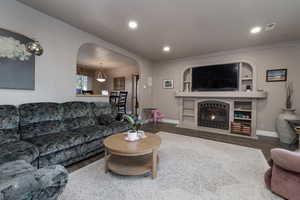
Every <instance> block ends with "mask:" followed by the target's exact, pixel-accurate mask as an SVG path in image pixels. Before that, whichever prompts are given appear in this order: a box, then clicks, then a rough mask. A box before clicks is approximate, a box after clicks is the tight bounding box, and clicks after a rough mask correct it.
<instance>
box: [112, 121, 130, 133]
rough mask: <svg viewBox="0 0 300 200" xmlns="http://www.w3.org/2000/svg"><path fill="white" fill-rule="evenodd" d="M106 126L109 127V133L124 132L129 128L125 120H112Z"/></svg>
mask: <svg viewBox="0 0 300 200" xmlns="http://www.w3.org/2000/svg"><path fill="white" fill-rule="evenodd" d="M107 127H108V128H110V129H111V134H116V133H120V132H126V131H128V130H129V126H128V123H127V122H125V121H114V122H112V123H111V124H109V125H107Z"/></svg>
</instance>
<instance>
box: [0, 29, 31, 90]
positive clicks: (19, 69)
mask: <svg viewBox="0 0 300 200" xmlns="http://www.w3.org/2000/svg"><path fill="white" fill-rule="evenodd" d="M32 42H34V40H33V39H31V38H29V37H26V36H25V35H22V34H19V33H15V32H12V31H9V30H5V29H2V28H0V89H19V90H34V89H35V55H33V54H31V53H30V52H28V51H27V49H26V44H29V43H32Z"/></svg>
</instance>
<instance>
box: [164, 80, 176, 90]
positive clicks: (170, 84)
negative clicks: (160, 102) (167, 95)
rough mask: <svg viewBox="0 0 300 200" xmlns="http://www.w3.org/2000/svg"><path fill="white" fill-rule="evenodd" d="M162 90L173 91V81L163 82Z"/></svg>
mask: <svg viewBox="0 0 300 200" xmlns="http://www.w3.org/2000/svg"><path fill="white" fill-rule="evenodd" d="M163 88H164V89H173V88H174V80H163Z"/></svg>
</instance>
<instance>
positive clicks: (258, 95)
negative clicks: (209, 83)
mask: <svg viewBox="0 0 300 200" xmlns="http://www.w3.org/2000/svg"><path fill="white" fill-rule="evenodd" d="M175 97H202V98H203V97H213V98H248V99H264V98H267V92H265V91H255V92H242V91H233V92H176V94H175Z"/></svg>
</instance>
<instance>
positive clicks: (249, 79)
mask: <svg viewBox="0 0 300 200" xmlns="http://www.w3.org/2000/svg"><path fill="white" fill-rule="evenodd" d="M252 80H253V79H252V78H242V81H252Z"/></svg>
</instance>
